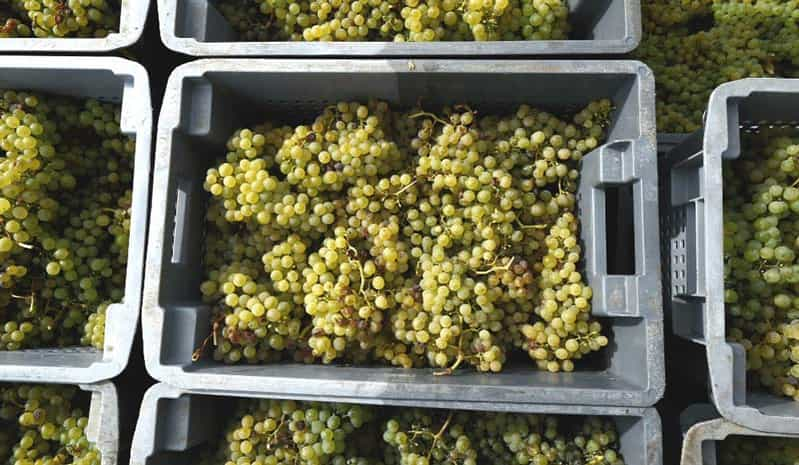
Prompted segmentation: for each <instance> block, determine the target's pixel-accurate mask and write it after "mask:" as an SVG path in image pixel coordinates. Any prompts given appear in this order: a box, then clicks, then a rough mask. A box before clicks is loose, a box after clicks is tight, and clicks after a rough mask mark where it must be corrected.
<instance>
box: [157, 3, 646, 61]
mask: <svg viewBox="0 0 799 465" xmlns="http://www.w3.org/2000/svg"><path fill="white" fill-rule="evenodd" d="M568 3H569V9H570V10H571V18H572V24H573V27H574V32H573V34H572V35H573V37H574V39H572V40H542V41H506V42H404V43H397V42H236V33H235V31H234V30H233V28H231V27H230V25H229V24H228V22H227V21H226V19H225V18H224V17H223V16H222V15H221V14H220V13H219V11H218V10H217V9H216V7H215V6H214V2H213V1H212V0H158V17H159V24H160V29H161V39H162V40H163V42H164V44H166V46H167V47H168V48H170V49H172V50H174V51H176V52H179V53H185V54H187V55H194V56H230V57H233V56H296V57H302V56H341V57H343V56H364V57H366V56H375V57H377V56H385V57H388V56H394V57H411V56H418V57H421V56H447V55H448V56H464V57H474V56H479V55H482V56H502V55H505V56H509V55H587V54H592V55H594V54H622V53H627V52H630V51H632V50H633V49H635V48H636V47H637V46H638V43H639V42H640V41H641V2H640V0H569V2H568Z"/></svg>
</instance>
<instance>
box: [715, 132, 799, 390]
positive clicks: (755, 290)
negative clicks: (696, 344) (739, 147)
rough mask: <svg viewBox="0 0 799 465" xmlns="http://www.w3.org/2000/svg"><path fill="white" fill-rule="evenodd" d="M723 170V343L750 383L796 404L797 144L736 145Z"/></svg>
mask: <svg viewBox="0 0 799 465" xmlns="http://www.w3.org/2000/svg"><path fill="white" fill-rule="evenodd" d="M743 141H744V143H745V147H744V150H743V151H742V156H741V158H740V159H739V160H735V161H732V162H728V163H727V164H726V165H725V167H724V182H725V185H724V251H725V287H726V289H725V304H726V305H725V308H726V314H727V338H728V340H730V341H732V342H737V343H740V344H742V345H743V347H744V348H745V349H746V353H747V369H748V370H749V371H750V374H751V375H752V376H751V378H752V380H751V382H752V384H753V385H755V386H762V387H764V388H766V389H769V390H771V391H772V392H774V393H775V394H777V395H786V396H789V397H793V398H794V399H795V400H799V381H797V380H798V379H799V323H797V319H798V318H799V262H797V260H796V251H797V250H799V188H797V187H795V186H796V184H797V183H796V180H797V179H799V138H795V137H793V138H792V137H789V136H787V135H784V134H775V133H773V132H772V131H765V132H764V133H762V134H758V135H756V136H749V137H745V138H743Z"/></svg>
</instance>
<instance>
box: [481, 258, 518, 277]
mask: <svg viewBox="0 0 799 465" xmlns="http://www.w3.org/2000/svg"><path fill="white" fill-rule="evenodd" d="M515 259H516V257H511V258H510V261H508V263H507V264H505V265H502V266H492V267H491V268H489V269H487V270H477V271H475V272H474V273H475V274H490V273H493V272H495V271H508V270H509V269H510V267H511V265H513V260H515Z"/></svg>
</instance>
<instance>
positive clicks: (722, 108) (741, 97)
mask: <svg viewBox="0 0 799 465" xmlns="http://www.w3.org/2000/svg"><path fill="white" fill-rule="evenodd" d="M796 121H799V79H744V80H740V81H735V82H732V83H728V84H724V85H722V86H720V87H718V88H717V89H716V90H715V91H714V92H713V94H712V95H711V96H710V103H709V107H708V112H707V118H706V122H705V127H704V129H703V131H704V132H703V131H699V132H697V133H695V134H693V135H691V136H690V137H688V138H687V139H686V140H685V141H684V142H683V143H682V144H680V145H678V146H677V147H675V148H674V149H673V150H672V151H671V152H669V154H668V156H667V157H666V158H664V159H662V161H661V163H662V165H663V166H664V167H665V168H666V169H665V171H666V173H662V174H663V178H664V181H663V183H662V184H661V186H662V187H663V192H662V193H661V198H662V201H663V206H662V210H661V211H662V212H663V240H664V244H663V246H664V250H663V255H664V270H665V271H666V272H665V273H664V276H665V279H664V286H665V287H666V292H667V298H668V300H670V302H671V316H672V324H673V330H674V332H675V333H676V334H678V335H680V336H682V337H684V338H686V339H689V340H692V341H695V342H697V343H700V344H704V345H705V346H706V350H707V358H708V368H709V370H710V384H711V390H712V398H713V403H714V404H715V406H716V408H717V409H718V411H719V413H721V415H722V416H723V417H724V418H725V419H727V420H730V421H732V422H734V423H737V424H739V425H742V426H745V427H747V428H751V429H755V430H759V431H765V432H773V433H785V434H791V433H793V434H799V403H797V402H795V401H793V400H792V399H790V398H788V397H778V396H774V395H771V394H768V393H767V392H765V391H763V392H760V391H758V392H749V391H747V389H746V354H745V350H744V348H743V346H741V345H740V344H731V343H727V342H726V338H725V335H726V324H725V313H724V257H723V241H722V237H723V215H722V211H723V208H722V198H723V187H724V186H723V183H722V160H730V159H735V158H738V157H739V156H740V133H741V128H744V129H746V128H747V127H752V126H756V125H764V124H776V125H782V124H786V123H791V122H794V124H795V122H796Z"/></svg>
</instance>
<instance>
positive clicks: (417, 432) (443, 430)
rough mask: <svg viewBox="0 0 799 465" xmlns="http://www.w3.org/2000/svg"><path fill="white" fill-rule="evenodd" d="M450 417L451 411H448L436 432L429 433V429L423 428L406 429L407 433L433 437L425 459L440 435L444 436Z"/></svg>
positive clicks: (431, 452)
mask: <svg viewBox="0 0 799 465" xmlns="http://www.w3.org/2000/svg"><path fill="white" fill-rule="evenodd" d="M452 417H453V413H452V412H449V414H448V415H447V419H446V420H444V424H443V425H441V428H439V430H438V432H437V433H435V434H433V433H431V432H430V431H424V430H410V431H408V432H409V433H411V434H413V435H414V436H418V435H422V436H425V435H430V436H432V437H433V443H432V444H431V445H430V450H429V451H428V452H427V460H428V461H429V460H430V457H431V456H432V455H433V450H434V449H435V448H436V444H437V443H438V441H439V439H441V437H442V436H444V433H445V432H446V431H447V428H449V424H450V423H451V422H452Z"/></svg>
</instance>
